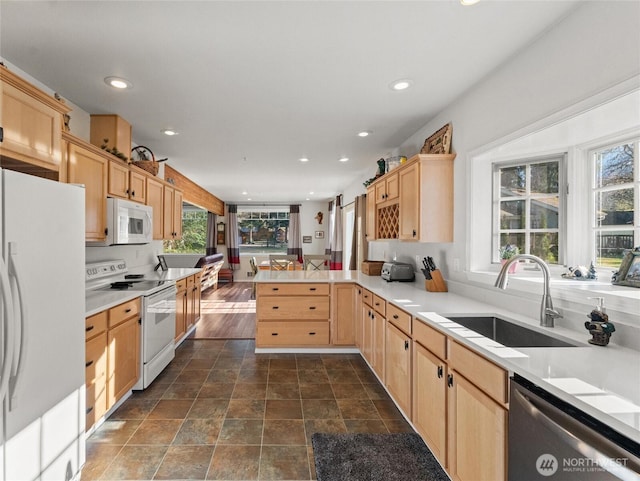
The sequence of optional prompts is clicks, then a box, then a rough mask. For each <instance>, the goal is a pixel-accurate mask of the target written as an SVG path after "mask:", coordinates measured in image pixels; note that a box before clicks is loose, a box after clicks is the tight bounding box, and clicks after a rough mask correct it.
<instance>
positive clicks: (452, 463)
mask: <svg viewBox="0 0 640 481" xmlns="http://www.w3.org/2000/svg"><path fill="white" fill-rule="evenodd" d="M449 376H450V379H451V381H450V384H451V387H450V388H449V389H448V397H449V401H448V403H449V418H448V430H447V434H448V437H449V440H448V458H449V463H448V471H449V474H450V475H451V476H452V478H453V479H455V480H460V481H501V480H506V479H507V470H506V466H507V422H508V419H507V410H506V409H504V408H503V407H502V406H500V405H499V404H498V403H496V402H495V401H494V400H493V399H491V398H490V397H489V396H487V395H486V394H485V393H483V392H482V391H480V390H479V389H478V388H476V387H475V386H474V385H473V384H471V383H470V382H469V381H468V380H467V379H466V378H464V377H463V376H462V375H460V374H459V373H458V372H456V371H453V373H452V374H450V375H449Z"/></svg>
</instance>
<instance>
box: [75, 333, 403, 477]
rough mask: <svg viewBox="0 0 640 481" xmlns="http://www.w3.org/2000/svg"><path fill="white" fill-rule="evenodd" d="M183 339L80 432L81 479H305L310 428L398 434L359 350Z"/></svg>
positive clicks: (394, 414)
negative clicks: (151, 375)
mask: <svg viewBox="0 0 640 481" xmlns="http://www.w3.org/2000/svg"><path fill="white" fill-rule="evenodd" d="M254 347H255V344H254V341H246V340H229V341H221V340H187V341H185V342H184V343H183V344H182V345H181V346H180V347H179V348H178V350H177V351H176V358H175V359H174V361H173V362H172V363H171V364H170V365H169V366H168V367H167V369H165V371H164V372H163V373H162V374H160V376H159V377H158V378H157V379H156V381H155V382H154V383H153V384H152V386H151V387H150V388H148V389H146V390H145V391H140V392H134V394H133V395H132V396H131V397H130V398H129V399H128V400H127V401H126V402H125V403H124V404H123V405H122V406H120V408H119V409H118V410H117V411H116V412H115V413H113V414H112V415H111V416H110V417H109V419H107V421H106V422H105V423H104V424H103V425H102V426H101V427H100V428H99V429H98V430H97V431H96V432H94V433H93V434H92V435H91V436H90V437H89V438H88V439H87V462H86V465H85V467H84V470H83V472H82V480H83V481H87V480H94V479H100V480H107V479H129V480H147V479H172V480H178V479H190V480H205V479H212V480H310V479H316V478H315V469H314V461H313V450H312V447H311V435H312V434H313V433H314V432H369V433H372V432H373V433H379V432H382V433H387V432H406V431H411V426H409V424H408V423H407V422H406V421H405V420H404V419H403V417H402V415H401V414H400V413H399V411H398V410H397V409H396V407H395V405H394V404H393V402H392V401H391V399H390V398H389V396H388V394H387V393H386V391H385V390H384V389H383V388H382V386H381V385H380V384H379V382H378V380H377V379H376V377H375V376H374V375H373V373H372V372H371V371H370V369H369V367H368V366H367V364H366V363H365V362H364V361H363V360H362V358H361V357H360V356H359V355H345V354H328V355H324V354H323V355H315V354H277V355H276V354H255V353H254Z"/></svg>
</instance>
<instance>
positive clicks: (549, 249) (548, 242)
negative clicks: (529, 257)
mask: <svg viewBox="0 0 640 481" xmlns="http://www.w3.org/2000/svg"><path fill="white" fill-rule="evenodd" d="M529 241H530V243H531V249H530V252H531V254H533V255H534V256H538V257H540V258H541V259H544V260H545V261H546V262H547V263H549V264H557V263H558V233H557V232H536V233H535V234H531V237H530V238H529Z"/></svg>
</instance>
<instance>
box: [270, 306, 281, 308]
mask: <svg viewBox="0 0 640 481" xmlns="http://www.w3.org/2000/svg"><path fill="white" fill-rule="evenodd" d="M271 309H279V307H278V306H273V307H272V308H271Z"/></svg>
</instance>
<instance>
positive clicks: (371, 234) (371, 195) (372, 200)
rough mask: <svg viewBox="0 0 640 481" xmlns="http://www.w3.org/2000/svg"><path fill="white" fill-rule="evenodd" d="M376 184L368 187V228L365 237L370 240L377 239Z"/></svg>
mask: <svg viewBox="0 0 640 481" xmlns="http://www.w3.org/2000/svg"><path fill="white" fill-rule="evenodd" d="M376 217H377V208H376V186H375V185H373V186H370V187H368V188H367V214H366V228H365V237H366V238H367V240H368V241H373V240H376Z"/></svg>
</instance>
